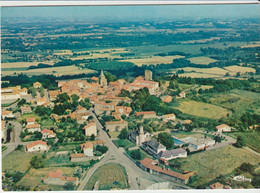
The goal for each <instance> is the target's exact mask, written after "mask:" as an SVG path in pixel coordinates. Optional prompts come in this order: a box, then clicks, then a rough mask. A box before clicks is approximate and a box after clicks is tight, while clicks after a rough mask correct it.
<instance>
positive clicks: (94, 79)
mask: <svg viewBox="0 0 260 193" xmlns="http://www.w3.org/2000/svg"><path fill="white" fill-rule="evenodd" d="M91 80H92V81H93V82H98V81H99V78H98V77H96V76H93V77H92V78H91Z"/></svg>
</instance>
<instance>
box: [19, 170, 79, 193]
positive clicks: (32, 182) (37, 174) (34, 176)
mask: <svg viewBox="0 0 260 193" xmlns="http://www.w3.org/2000/svg"><path fill="white" fill-rule="evenodd" d="M57 169H61V170H62V171H63V174H64V175H65V176H73V172H74V169H75V168H73V167H47V168H40V169H34V168H31V169H30V170H29V172H28V173H27V174H26V175H25V176H24V177H23V178H22V179H21V180H20V181H19V182H18V185H19V184H22V185H25V186H30V187H35V186H38V185H39V188H40V190H49V189H50V188H52V190H64V189H63V187H62V186H52V185H51V186H50V185H45V184H43V183H42V180H43V178H44V177H45V176H46V175H47V174H48V173H49V172H50V171H55V170H57Z"/></svg>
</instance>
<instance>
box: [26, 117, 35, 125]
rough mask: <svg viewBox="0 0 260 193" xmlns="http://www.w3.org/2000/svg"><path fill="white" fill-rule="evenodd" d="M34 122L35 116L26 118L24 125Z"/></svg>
mask: <svg viewBox="0 0 260 193" xmlns="http://www.w3.org/2000/svg"><path fill="white" fill-rule="evenodd" d="M33 124H35V118H27V119H26V125H33Z"/></svg>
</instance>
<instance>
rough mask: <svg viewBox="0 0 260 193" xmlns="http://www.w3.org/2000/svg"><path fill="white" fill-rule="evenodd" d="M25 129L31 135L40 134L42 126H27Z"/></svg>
mask: <svg viewBox="0 0 260 193" xmlns="http://www.w3.org/2000/svg"><path fill="white" fill-rule="evenodd" d="M25 128H26V129H27V131H28V132H29V133H34V132H40V131H41V125H39V124H29V125H26V126H25Z"/></svg>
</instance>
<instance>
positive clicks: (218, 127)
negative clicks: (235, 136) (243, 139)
mask: <svg viewBox="0 0 260 193" xmlns="http://www.w3.org/2000/svg"><path fill="white" fill-rule="evenodd" d="M225 127H229V126H228V125H226V124H222V125H218V126H216V129H217V130H219V129H223V128H225Z"/></svg>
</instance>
